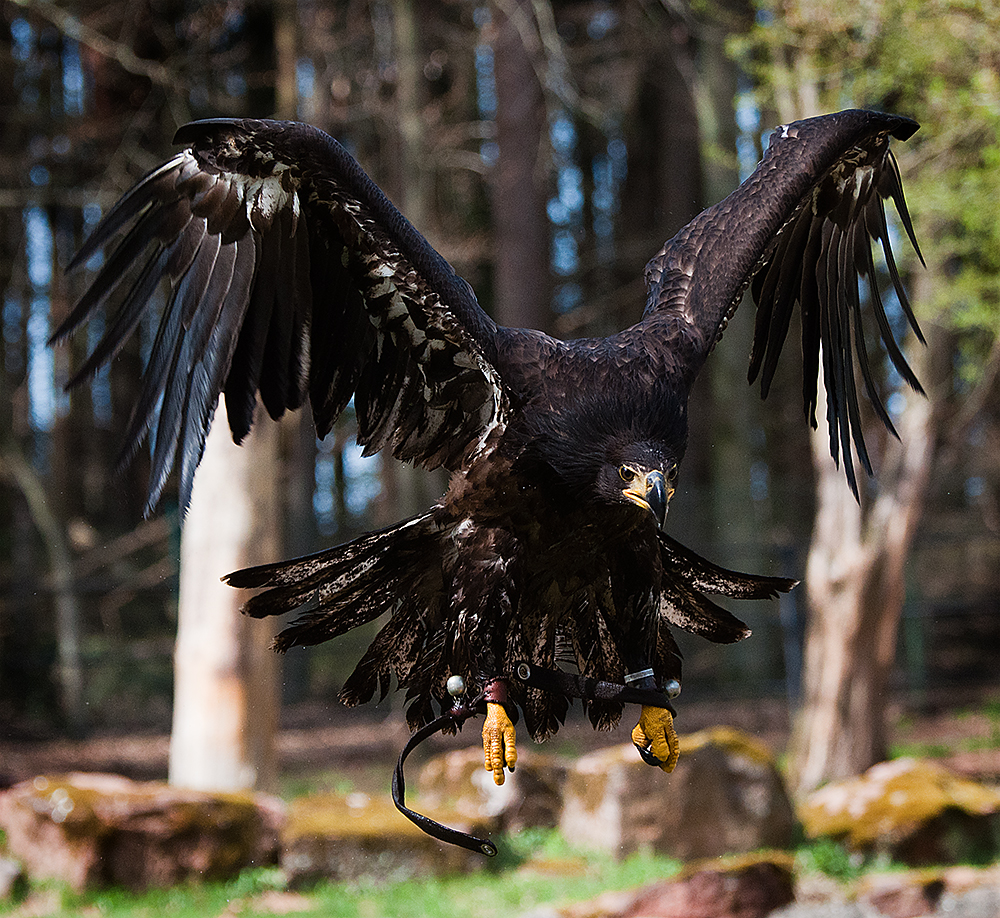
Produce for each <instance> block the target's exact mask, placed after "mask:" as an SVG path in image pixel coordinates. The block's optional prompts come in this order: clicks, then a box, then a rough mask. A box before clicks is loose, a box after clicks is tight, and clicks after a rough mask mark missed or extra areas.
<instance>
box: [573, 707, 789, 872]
mask: <svg viewBox="0 0 1000 918" xmlns="http://www.w3.org/2000/svg"><path fill="white" fill-rule="evenodd" d="M560 829H561V830H562V832H563V834H564V835H565V836H566V838H571V839H573V841H574V842H575V843H578V844H581V845H585V846H589V847H594V848H598V849H602V850H606V851H610V852H614V853H616V854H618V855H626V854H629V853H631V852H632V851H635V850H637V849H639V848H651V849H653V850H656V851H659V852H661V853H663V854H667V855H670V856H672V857H677V858H681V859H683V860H688V859H691V858H699V857H716V856H720V855H723V854H730V853H739V852H745V851H753V850H755V849H758V848H782V847H787V846H789V845H790V844H791V842H792V837H793V833H794V830H795V817H794V813H793V810H792V805H791V801H790V800H789V798H788V794H787V792H786V790H785V787H784V784H783V782H782V780H781V775H780V774H779V773H778V770H777V768H776V766H775V764H774V760H773V758H772V756H771V754H770V752H769V751H768V750H767V749H766V748H765V747H764V746H762V745H761V744H759V743H757V742H756V741H755V740H753V739H751V738H750V737H748V736H746V735H745V734H742V733H740V732H739V731H736V730H733V729H730V728H727V727H717V728H713V729H709V730H702V731H700V732H699V733H695V734H692V735H690V736H684V737H681V756H680V760H679V762H678V763H677V767H676V768H675V769H674V771H673V772H672V773H671V774H669V775H666V774H664V773H663V772H662V771H660V769H658V768H651V767H650V766H649V765H646V764H645V763H644V762H642V761H641V759H640V758H639V756H638V754H637V753H636V750H635V747H633V746H632V745H631V744H626V745H623V746H614V747H610V748H608V749H602V750H599V751H597V752H593V753H590V754H588V755H585V756H582V757H581V758H580V759H579V760H577V762H576V763H575V764H574V765H573V767H572V768H571V769H570V771H569V773H568V776H567V781H566V790H565V794H564V803H563V812H562V817H561V819H560Z"/></svg>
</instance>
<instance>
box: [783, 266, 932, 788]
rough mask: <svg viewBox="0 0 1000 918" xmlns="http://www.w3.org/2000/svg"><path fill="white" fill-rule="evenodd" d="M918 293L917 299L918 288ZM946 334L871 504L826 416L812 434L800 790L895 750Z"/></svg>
mask: <svg viewBox="0 0 1000 918" xmlns="http://www.w3.org/2000/svg"><path fill="white" fill-rule="evenodd" d="M924 283H927V280H926V279H924ZM915 293H916V294H917V299H919V294H920V291H919V290H917V291H915ZM947 340H948V339H947V336H946V335H945V334H944V333H943V332H941V331H940V330H939V329H930V334H929V335H928V342H929V347H928V352H927V353H926V355H924V356H925V357H926V359H925V360H923V361H921V362H922V363H923V364H924V367H923V370H922V372H921V376H922V378H923V381H924V382H925V385H926V387H927V390H928V392H929V393H930V398H928V399H924V398H921V397H920V396H918V395H915V394H913V393H909V394H908V395H907V406H906V410H905V411H904V412H903V415H902V417H901V419H900V422H899V424H898V425H897V427H898V430H899V435H900V442H898V443H897V442H896V441H894V440H891V439H889V440H888V441H887V442H888V444H889V446H888V447H887V450H886V453H885V459H884V460H883V466H884V467H883V468H882V469H880V470H879V476H878V491H877V496H876V497H875V498H874V499H873V500H872V501H871V503H870V504H869V503H868V502H867V501H866V503H865V506H864V507H861V506H859V505H858V504H857V502H856V501H855V500H854V496H853V495H852V494H851V491H850V489H849V488H848V486H847V482H846V480H845V476H844V474H843V471H842V470H840V469H837V468H836V467H835V466H834V464H833V460H832V459H831V458H830V454H829V437H828V434H827V428H826V420H825V418H819V427H818V429H817V431H815V432H814V434H813V438H812V443H813V457H814V464H815V468H816V478H817V510H816V520H815V526H814V530H813V539H812V545H811V548H810V553H809V560H808V564H807V567H806V590H807V598H808V603H809V611H810V617H809V625H808V629H807V633H806V649H805V669H804V674H803V682H804V686H803V688H804V704H803V707H802V709H801V711H800V712H799V713H798V716H797V718H796V724H795V729H794V732H793V736H792V743H791V759H792V774H793V780H794V786H795V789H796V791H797V792H798V793H799V794H802V793H806V792H808V791H810V790H812V789H813V788H815V787H817V786H818V785H820V784H821V783H823V782H825V781H829V780H834V779H837V778H842V777H846V776H849V775H854V774H858V773H860V772H861V771H864V770H865V769H866V768H869V767H870V766H872V765H874V764H875V763H876V762H879V761H882V760H883V759H884V758H885V756H886V753H887V751H888V735H887V734H888V723H887V718H886V712H887V710H888V701H889V698H888V694H887V693H888V685H889V678H890V675H891V673H892V666H893V662H894V659H895V654H896V638H897V634H898V631H899V621H900V616H901V614H902V609H903V601H904V599H905V594H906V584H905V576H904V574H905V564H906V558H907V555H908V553H909V550H910V546H911V544H912V542H913V537H914V534H915V532H916V527H917V525H918V523H919V521H920V517H921V514H922V512H923V508H924V502H925V496H926V493H927V488H928V485H929V482H930V475H931V469H932V467H933V462H934V454H935V448H936V441H937V426H938V421H939V418H938V412H937V411H936V409H935V402H934V393H935V389H936V387H937V379H938V376H939V374H940V373H942V372H946V370H945V367H944V366H943V364H946V363H947V353H948V345H947ZM820 403H821V405H822V403H823V399H820ZM817 414H819V412H817Z"/></svg>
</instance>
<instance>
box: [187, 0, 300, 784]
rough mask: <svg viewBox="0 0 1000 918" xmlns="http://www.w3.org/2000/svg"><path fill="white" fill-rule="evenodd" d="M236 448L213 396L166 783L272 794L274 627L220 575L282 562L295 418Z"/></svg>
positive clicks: (285, 19)
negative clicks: (287, 460) (250, 612)
mask: <svg viewBox="0 0 1000 918" xmlns="http://www.w3.org/2000/svg"><path fill="white" fill-rule="evenodd" d="M296 16H297V6H296V4H295V2H294V0H280V2H278V3H276V4H275V7H274V60H275V95H274V105H275V111H276V114H277V116H278V117H280V118H294V117H295V111H296V105H297V91H296V80H295V66H296V58H297V46H298V27H297V19H296ZM257 414H258V417H257V423H256V424H255V425H254V427H253V430H252V431H251V432H250V434H249V436H247V437H246V438H245V439H244V441H243V444H242V446H236V444H234V443H233V441H232V437H231V435H230V431H229V424H228V422H227V420H226V411H225V401H224V400H222V399H220V401H219V405H218V408H217V410H216V413H215V420H214V422H213V424H212V429H211V431H210V432H209V435H208V440H207V441H206V444H205V453H204V456H203V457H202V461H201V465H200V466H199V468H198V474H197V476H196V478H195V484H194V489H193V492H192V495H191V506H190V508H189V509H188V512H187V515H186V517H185V519H184V525H183V528H182V531H181V565H180V571H181V584H180V601H179V605H178V613H177V644H176V647H175V650H174V711H173V729H172V732H171V737H170V766H169V779H170V783H171V784H175V785H179V786H183V787H193V788H198V789H203V790H242V789H246V788H258V789H263V790H273V789H274V787H275V785H276V783H277V758H276V751H275V745H274V738H275V734H276V733H277V729H278V717H279V713H280V697H281V666H280V660H279V658H278V656H277V655H276V654H275V653H273V652H272V651H271V649H270V644H271V639H272V637H273V635H274V632H275V629H276V627H278V626H277V623H276V622H275V621H274V620H268V619H264V620H262V621H257V620H255V619H250V618H247V617H246V616H244V615H241V614H240V611H239V609H240V605H241V603H242V602H243V599H244V598H245V597H244V596H242V595H241V594H240V592H239V591H237V590H234V589H232V588H231V587H228V586H226V585H225V584H224V583H222V582H221V580H220V579H219V578H220V577H221V576H223V575H224V574H227V573H229V572H230V571H234V570H237V569H239V568H242V567H249V566H251V565H254V564H264V563H267V562H271V561H276V560H278V559H279V558H280V557H281V556H282V554H283V548H284V541H285V530H286V525H285V524H286V509H287V503H286V498H289V497H291V496H292V495H291V492H290V490H289V489H288V488H286V487H285V481H284V475H283V469H284V465H283V461H282V459H283V453H284V452H285V450H283V449H282V443H283V441H284V442H285V444H286V445H287V446H288V447H289V449H290V450H291V451H294V444H295V442H296V441H297V440H298V439H299V433H298V431H299V425H301V424H302V423H306V422H305V421H304V420H303V417H302V414H301V413H299V414H293V415H286V416H285V417H284V418H283V419H282V421H281V422H280V423H277V424H276V423H273V422H271V421H270V420H269V419H268V418H266V417H261V415H263V414H264V412H263V411H261V410H260V406H259V405H258V412H257Z"/></svg>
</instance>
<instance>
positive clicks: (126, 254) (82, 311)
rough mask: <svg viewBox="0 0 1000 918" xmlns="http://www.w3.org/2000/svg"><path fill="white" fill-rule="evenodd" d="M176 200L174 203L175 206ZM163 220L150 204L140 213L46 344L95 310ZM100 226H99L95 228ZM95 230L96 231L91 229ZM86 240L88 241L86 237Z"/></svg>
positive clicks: (159, 210) (161, 210) (163, 215)
mask: <svg viewBox="0 0 1000 918" xmlns="http://www.w3.org/2000/svg"><path fill="white" fill-rule="evenodd" d="M179 203H180V202H176V204H175V205H174V206H175V207H176V206H177V204H179ZM166 219H167V214H166V213H165V209H164V208H160V207H151V208H150V209H149V210H148V211H146V212H145V213H143V214H142V215H141V217H140V218H139V220H138V222H137V223H136V224H135V226H133V227H132V228H131V229H130V230H129V232H128V233H127V234H126V235H125V238H124V239H122V240H121V242H119V243H118V245H117V246H116V247H115V249H114V251H113V252H112V253H111V254H110V255H109V256H108V257H107V259H106V260H105V262H104V264H103V265H102V266H101V269H100V270H99V271H98V272H97V277H95V278H94V280H93V282H92V283H91V284H90V286H89V287H88V288H87V289H86V291H84V294H83V296H81V297H80V301H79V302H78V303H77V304H76V306H74V307H73V310H72V311H71V312H70V314H69V315H68V316H67V317H66V318H65V319H64V320H63V322H62V323H61V324H60V326H59V327H58V328H57V329H56V330H55V331H54V332H53V333H52V335H51V337H50V338H49V344H50V345H51V344H55V343H56V342H58V341H62V340H63V339H65V338H66V337H67V336H68V335H69V334H71V333H72V332H73V331H75V330H76V328H77V327H78V326H79V325H80V323H81V322H83V321H84V320H85V319H86V318H87V317H88V316H89V315H90V314H91V313H92V312H94V311H95V310H97V309H99V308H100V307H101V306H102V305H103V304H104V303H105V302H106V300H107V298H108V297H109V296H110V295H111V294H112V293H114V291H115V290H116V289H117V288H118V286H119V284H120V283H121V282H122V280H123V278H124V277H126V276H127V274H128V270H129V268H130V267H131V266H132V265H133V264H134V263H135V262H137V261H138V260H139V256H141V255H142V253H143V251H144V250H145V249H146V247H147V246H149V245H150V243H152V242H154V241H155V240H156V239H157V238H158V237H159V236H160V233H161V229H162V227H163V226H164V224H165V222H166ZM98 228H100V227H98ZM95 232H96V231H95ZM88 242H89V240H88Z"/></svg>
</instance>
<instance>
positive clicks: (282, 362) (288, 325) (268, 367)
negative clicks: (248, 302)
mask: <svg viewBox="0 0 1000 918" xmlns="http://www.w3.org/2000/svg"><path fill="white" fill-rule="evenodd" d="M271 233H272V235H275V236H276V237H277V239H278V253H277V264H276V265H275V283H274V291H273V295H272V304H271V321H270V324H269V326H268V330H267V340H266V342H265V344H264V363H263V368H262V372H261V378H260V399H261V402H263V404H264V408H265V410H266V411H267V413H268V415H269V416H270V417H271V419H272V420H275V421H276V420H278V418H280V417H281V416H282V414H284V412H285V408H286V407H287V406H288V389H289V383H290V379H289V375H288V370H289V366H290V364H291V359H292V338H293V334H294V330H293V326H294V323H295V304H294V297H295V253H294V250H291V251H289V249H290V247H289V246H288V245H287V242H288V241H289V239H290V237H291V234H292V212H291V209H290V208H287V207H286V208H282V210H281V213H280V214H278V217H277V219H276V220H275V222H274V224H272V227H271Z"/></svg>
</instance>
